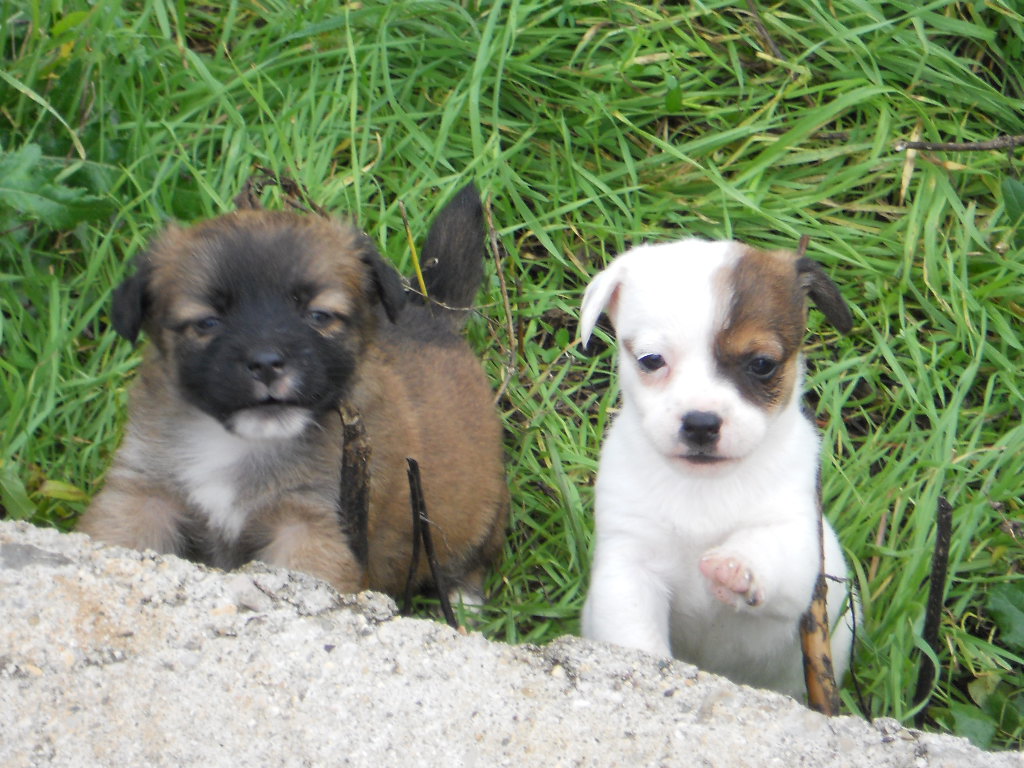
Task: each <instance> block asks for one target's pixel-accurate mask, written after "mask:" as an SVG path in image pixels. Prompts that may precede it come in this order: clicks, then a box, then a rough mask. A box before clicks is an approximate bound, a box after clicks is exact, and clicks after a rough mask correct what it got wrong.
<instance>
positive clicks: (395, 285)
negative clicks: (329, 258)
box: [360, 240, 405, 323]
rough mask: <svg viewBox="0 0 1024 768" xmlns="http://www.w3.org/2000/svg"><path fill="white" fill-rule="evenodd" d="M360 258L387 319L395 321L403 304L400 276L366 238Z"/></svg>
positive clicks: (403, 292)
mask: <svg viewBox="0 0 1024 768" xmlns="http://www.w3.org/2000/svg"><path fill="white" fill-rule="evenodd" d="M360 258H362V260H363V263H364V264H365V265H366V267H367V271H368V273H369V275H370V284H371V286H372V288H373V292H374V293H375V294H376V296H377V298H378V299H380V303H381V305H382V306H383V307H384V312H385V314H387V316H388V320H390V321H391V322H392V323H393V322H395V321H396V320H397V319H398V315H399V314H400V313H401V312H402V307H404V306H405V286H403V285H402V278H401V277H400V276H399V275H398V272H396V271H395V268H394V267H392V266H391V265H390V264H388V263H387V262H386V261H384V259H383V258H381V255H380V254H379V253H377V249H376V248H374V247H373V245H371V244H370V242H369V241H368V240H367V241H366V242H364V243H363V249H362V253H361V254H360Z"/></svg>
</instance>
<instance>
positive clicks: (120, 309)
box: [110, 254, 153, 344]
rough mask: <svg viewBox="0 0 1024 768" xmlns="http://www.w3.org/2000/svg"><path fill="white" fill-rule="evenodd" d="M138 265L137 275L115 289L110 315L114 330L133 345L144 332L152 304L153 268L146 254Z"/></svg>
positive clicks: (140, 258) (138, 260) (141, 257)
mask: <svg viewBox="0 0 1024 768" xmlns="http://www.w3.org/2000/svg"><path fill="white" fill-rule="evenodd" d="M137 263H138V267H137V269H136V270H135V274H134V275H132V276H131V277H129V278H126V279H125V280H124V282H122V283H121V284H120V285H119V286H117V288H115V289H114V302H113V308H112V310H111V313H110V319H111V321H112V322H113V324H114V330H115V331H117V333H118V335H120V336H123V337H124V338H126V339H128V341H130V342H131V343H132V344H134V343H135V342H136V340H137V339H138V338H139V331H140V330H142V324H143V322H144V321H145V320H146V316H147V315H148V314H149V309H150V305H151V303H152V301H151V299H150V296H149V277H150V275H151V274H152V272H153V268H152V266H151V265H150V262H149V258H148V256H147V255H146V254H143V255H142V256H140V257H139V258H138V259H137Z"/></svg>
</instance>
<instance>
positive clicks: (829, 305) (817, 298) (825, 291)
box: [796, 258, 853, 334]
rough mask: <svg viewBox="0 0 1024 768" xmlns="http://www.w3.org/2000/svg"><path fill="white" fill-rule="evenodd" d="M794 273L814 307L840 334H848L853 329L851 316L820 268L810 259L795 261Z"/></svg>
mask: <svg viewBox="0 0 1024 768" xmlns="http://www.w3.org/2000/svg"><path fill="white" fill-rule="evenodd" d="M796 273H797V278H798V279H799V280H800V287H801V288H803V290H804V291H805V292H806V293H807V295H808V296H809V297H810V299H811V301H812V302H814V306H816V307H817V308H818V309H820V310H821V312H822V314H824V315H825V317H826V318H828V320H829V322H831V323H832V325H834V326H835V327H836V329H837V330H838V331H839V332H840V333H842V334H847V333H849V332H850V330H851V329H852V328H853V315H851V314H850V308H849V307H848V306H847V304H846V301H845V300H844V299H843V297H842V295H841V294H840V293H839V289H838V288H837V287H836V284H835V283H833V282H832V278H830V277H829V276H828V275H827V274H826V273H825V270H824V269H823V268H822V266H821V265H820V264H819V263H818V262H816V261H814V260H812V259H805V258H801V259H797V262H796Z"/></svg>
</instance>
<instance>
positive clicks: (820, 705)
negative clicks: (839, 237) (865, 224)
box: [800, 239, 839, 717]
mask: <svg viewBox="0 0 1024 768" xmlns="http://www.w3.org/2000/svg"><path fill="white" fill-rule="evenodd" d="M800 244H801V248H805V247H806V243H805V242H804V240H803V239H801V241H800ZM830 630H831V627H830V626H829V620H828V581H827V580H826V577H825V519H824V512H823V511H822V504H821V480H820V478H819V480H818V578H817V579H816V580H815V582H814V593H813V594H812V596H811V604H810V606H809V607H808V609H807V611H806V612H805V613H804V615H803V616H801V617H800V648H801V650H802V651H803V658H804V683H805V684H806V686H807V706H809V707H810V708H811V709H814V710H817V711H818V712H821V713H822V714H823V715H828V716H830V717H835V716H836V715H838V714H839V689H838V687H837V686H836V676H835V670H834V668H833V666H832V644H831V631H830Z"/></svg>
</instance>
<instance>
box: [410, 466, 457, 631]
mask: <svg viewBox="0 0 1024 768" xmlns="http://www.w3.org/2000/svg"><path fill="white" fill-rule="evenodd" d="M405 461H406V463H407V464H408V465H409V470H408V471H409V496H410V500H411V502H412V508H413V517H414V519H415V518H418V519H419V527H420V535H421V536H422V537H423V551H424V552H426V554H427V563H429V565H430V574H431V576H433V578H434V588H435V589H436V590H437V597H438V599H439V600H440V601H441V612H442V613H443V614H444V620H445V621H447V622H448V626H450V627H451V628H452V629H458V628H459V622H458V621H457V620H456V618H455V612H454V611H453V610H452V604H451V600H450V599H449V597H448V585H447V584H446V583H445V579H444V576H443V574H442V573H441V564H440V563H439V562H438V560H437V552H436V551H435V550H434V538H433V534H431V532H430V518H429V517H428V516H427V504H426V502H425V501H424V500H423V484H422V483H421V482H420V465H419V464H417V463H416V460H415V459H409V458H407V459H406V460H405Z"/></svg>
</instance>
